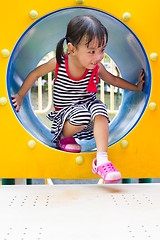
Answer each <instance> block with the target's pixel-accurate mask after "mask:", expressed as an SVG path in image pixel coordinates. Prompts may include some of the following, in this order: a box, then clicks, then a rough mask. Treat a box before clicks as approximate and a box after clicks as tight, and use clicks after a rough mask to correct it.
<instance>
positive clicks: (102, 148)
mask: <svg viewBox="0 0 160 240" xmlns="http://www.w3.org/2000/svg"><path fill="white" fill-rule="evenodd" d="M93 131H94V138H95V141H96V146H97V151H98V152H107V150H108V136H109V125H108V119H107V118H106V117H105V116H103V115H97V116H95V119H94V130H93Z"/></svg>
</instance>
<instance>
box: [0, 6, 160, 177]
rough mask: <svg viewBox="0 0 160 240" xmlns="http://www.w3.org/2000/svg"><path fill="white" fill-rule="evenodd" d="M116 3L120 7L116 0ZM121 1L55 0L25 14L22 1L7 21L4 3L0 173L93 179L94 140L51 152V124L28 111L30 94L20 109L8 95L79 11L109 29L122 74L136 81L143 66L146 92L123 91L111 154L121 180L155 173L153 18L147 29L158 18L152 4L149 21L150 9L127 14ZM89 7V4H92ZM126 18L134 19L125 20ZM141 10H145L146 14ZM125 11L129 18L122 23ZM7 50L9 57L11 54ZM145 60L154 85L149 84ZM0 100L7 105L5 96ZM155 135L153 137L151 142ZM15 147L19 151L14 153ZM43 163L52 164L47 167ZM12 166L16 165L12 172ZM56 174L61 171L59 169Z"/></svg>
mask: <svg viewBox="0 0 160 240" xmlns="http://www.w3.org/2000/svg"><path fill="white" fill-rule="evenodd" d="M11 5H12V4H11ZM117 5H118V6H119V3H118V2H117ZM121 5H122V6H119V8H118V10H116V9H115V7H113V6H110V7H109V9H108V6H107V7H106V6H105V4H103V3H102V2H101V5H100V6H97V5H96V4H95V5H93V3H92V4H91V3H90V2H88V3H87V2H86V3H85V5H84V4H83V5H81V6H79V4H77V3H75V4H74V5H73V4H71V5H70V4H68V5H66V4H64V3H60V4H59V5H57V6H54V9H50V8H49V7H47V6H46V7H45V8H43V11H42V8H40V6H41V4H40V5H39V3H38V4H37V8H36V6H35V10H36V11H37V13H38V15H37V14H36V12H35V11H32V12H31V13H30V10H31V9H30V7H31V6H30V4H29V3H28V6H29V7H28V8H27V9H28V12H24V10H23V11H22V9H21V7H19V9H16V10H15V12H17V14H15V15H16V17H14V20H13V21H12V24H11V23H10V19H11V18H12V16H13V15H12V14H13V13H12V11H11V8H9V10H8V11H9V12H10V11H11V12H10V15H9V16H10V17H8V18H7V19H6V18H5V17H4V18H5V19H6V21H5V22H4V24H3V30H2V31H3V32H2V33H3V36H4V37H3V38H2V39H1V45H2V46H3V47H2V50H1V51H2V55H3V56H1V62H2V64H1V65H2V71H1V79H2V89H1V97H5V99H7V104H5V105H2V106H1V111H0V112H1V115H2V116H1V126H3V129H1V147H2V149H3V151H2V153H1V154H2V159H3V162H2V163H1V164H2V165H1V166H2V167H1V169H0V173H1V176H2V177H3V178H6V177H14V178H17V177H18V178H19V177H21V178H26V177H27V178H32V177H33V176H34V177H35V178H42V177H43V178H48V177H54V178H58V179H70V178H77V179H86V178H93V174H92V173H91V171H90V166H91V162H92V159H93V158H94V156H95V151H94V150H95V142H94V140H92V141H88V142H87V143H86V142H85V141H84V142H83V141H82V142H81V145H82V153H80V154H71V153H65V152H61V151H58V150H56V149H55V148H54V147H55V146H54V145H52V143H51V139H52V137H53V136H52V135H51V133H50V130H49V129H47V128H46V127H45V126H43V124H42V123H41V122H40V121H39V120H38V119H37V118H36V116H35V114H34V113H33V110H32V107H31V103H30V97H29V94H28V95H27V96H26V98H25V99H24V103H23V106H22V108H21V111H20V113H18V114H17V113H15V111H14V109H13V107H12V104H11V97H10V96H11V94H15V93H16V92H17V90H18V89H19V87H20V85H21V84H22V82H23V80H24V78H25V77H26V75H27V74H28V73H29V72H30V71H31V70H32V69H34V68H35V67H36V65H37V63H38V62H39V61H40V59H42V58H43V56H44V55H46V54H47V53H48V52H50V51H51V50H53V49H55V47H56V43H57V41H58V39H59V38H61V37H63V35H64V33H65V31H66V23H67V22H68V21H69V20H70V19H71V18H72V17H73V16H75V15H77V14H92V15H95V16H97V17H98V18H99V19H100V20H101V21H102V23H103V24H104V25H105V26H106V27H107V29H108V31H109V43H108V46H107V48H106V51H107V53H108V54H109V55H110V56H111V57H112V59H113V60H114V61H115V62H116V64H117V65H118V67H119V69H120V71H121V74H122V77H124V78H126V79H128V80H129V81H131V82H133V83H136V81H137V76H138V72H139V70H140V69H141V68H143V69H144V71H145V85H144V90H143V92H142V93H135V92H134V93H131V92H127V91H125V92H124V97H123V102H122V107H121V109H120V111H119V114H118V115H117V117H116V118H115V119H114V121H113V122H112V123H111V125H110V138H109V145H110V148H109V157H110V158H111V159H112V162H113V163H114V165H115V166H116V167H117V168H118V169H120V170H121V172H122V176H123V177H124V178H128V177H131V178H132V177H137V178H143V177H157V176H158V175H159V163H158V162H157V159H158V156H159V152H158V141H157V139H156V135H155V133H157V131H158V130H157V128H156V126H157V125H158V122H157V121H158V116H159V111H158V99H157V96H158V92H157V91H158V89H159V88H158V84H159V82H157V76H158V71H159V69H158V60H157V61H153V60H156V58H157V56H158V43H157V41H158V38H155V37H154V36H155V34H156V32H154V31H155V29H154V27H153V26H154V24H152V31H151V33H152V34H150V36H148V28H149V26H151V25H150V24H151V23H152V21H153V19H154V21H155V19H156V10H155V9H154V8H153V9H154V13H155V15H154V17H153V18H152V17H151V19H150V20H149V22H148V24H146V21H148V19H146V16H147V14H144V13H142V12H140V11H139V10H138V9H132V7H130V8H128V12H129V14H128V15H127V14H126V13H125V12H126V9H124V6H123V4H121ZM124 5H125V4H124ZM88 6H89V7H88ZM90 6H94V8H91V7H90ZM32 7H33V6H32ZM66 7H68V8H66ZM96 7H97V8H98V9H96ZM129 9H130V11H129ZM146 9H148V10H147V11H149V13H150V14H153V13H152V11H150V10H149V9H150V8H149V7H148V8H147V6H146ZM52 11H53V12H52ZM22 12H23V14H22ZM29 13H30V15H31V16H32V17H33V16H34V17H37V18H36V20H35V21H34V20H33V18H31V17H30V15H29ZM33 13H35V14H33ZM124 13H125V14H124ZM124 16H125V17H124ZM126 16H130V17H131V18H130V19H129V18H128V17H126ZM140 16H143V19H142V17H141V18H140ZM2 17H3V15H2ZM38 17H39V18H38ZM123 17H124V19H127V20H128V21H125V20H124V19H123ZM20 18H21V21H20V23H19V24H18V30H17V31H16V32H15V28H14V30H13V27H11V25H16V24H17V21H19V19H20ZM140 19H141V20H140ZM144 19H146V21H145V20H144ZM33 21H34V22H33ZM154 21H153V22H154ZM157 21H158V20H157ZM129 27H130V28H129ZM7 29H8V30H7ZM6 30H7V31H6ZM8 34H9V35H8ZM10 36H12V37H10ZM117 36H119V37H117ZM18 38H19V40H18ZM142 43H143V45H142ZM5 49H6V50H5ZM9 53H10V58H8V54H9ZM150 54H152V55H151V59H152V60H150V63H149V61H148V57H147V55H148V56H150ZM150 65H151V68H152V79H153V83H151V82H152V79H151V69H150ZM6 71H7V83H6ZM155 84H156V87H155ZM151 86H152V93H151V97H150V91H151ZM149 97H150V102H154V103H155V104H157V108H156V109H155V111H151V110H150V108H149V107H148V101H149ZM1 100H2V104H4V99H1ZM150 102H149V103H150ZM149 106H150V105H149ZM152 109H153V108H152ZM146 129H147V131H146ZM146 134H147V137H146ZM8 135H9V137H8ZM153 136H154V140H152V141H150V139H153ZM124 138H125V139H124ZM9 139H12V141H13V139H14V144H9ZM30 140H33V141H35V143H36V145H35V147H34V148H29V147H28V142H29V141H30ZM123 140H126V141H127V142H128V147H127V148H123V144H122V143H123V142H122V143H121V141H123ZM142 143H143V144H142ZM8 144H9V145H8ZM32 146H33V145H32ZM15 149H18V152H17V151H15ZM6 152H7V153H8V154H6ZM10 156H12V158H11V157H10ZM22 156H23V157H22ZM51 156H53V157H51ZM77 156H81V157H82V158H83V164H80V165H79V164H77V163H76V158H77ZM152 156H154V157H153V159H152V161H153V162H152V164H153V165H152V166H155V164H156V165H158V167H156V168H154V167H153V168H152V167H151V166H150V164H149V163H148V164H146V162H150V159H151V158H152ZM44 159H45V164H44ZM139 164H140V166H139ZM48 166H50V167H49V168H48ZM13 168H14V169H15V171H14V174H13V171H12V169H13ZM42 168H43V171H42ZM59 168H61V169H65V171H64V172H63V171H59ZM148 169H149V170H148ZM60 172H63V174H61V173H60Z"/></svg>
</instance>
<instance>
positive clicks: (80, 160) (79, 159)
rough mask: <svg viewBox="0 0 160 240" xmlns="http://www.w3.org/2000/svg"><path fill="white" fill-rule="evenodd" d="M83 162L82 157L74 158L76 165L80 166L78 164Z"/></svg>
mask: <svg viewBox="0 0 160 240" xmlns="http://www.w3.org/2000/svg"><path fill="white" fill-rule="evenodd" d="M83 161H84V160H83V157H82V156H78V157H76V163H77V164H79V165H80V164H82V163H83Z"/></svg>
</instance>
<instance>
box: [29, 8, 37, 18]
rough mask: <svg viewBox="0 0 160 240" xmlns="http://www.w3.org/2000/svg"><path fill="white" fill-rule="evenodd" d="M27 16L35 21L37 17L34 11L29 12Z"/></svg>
mask: <svg viewBox="0 0 160 240" xmlns="http://www.w3.org/2000/svg"><path fill="white" fill-rule="evenodd" d="M29 16H30V18H32V19H35V18H37V17H38V12H37V11H36V10H31V11H30V13H29Z"/></svg>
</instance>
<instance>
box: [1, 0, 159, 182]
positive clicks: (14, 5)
mask: <svg viewBox="0 0 160 240" xmlns="http://www.w3.org/2000/svg"><path fill="white" fill-rule="evenodd" d="M74 6H83V7H85V6H86V7H92V8H96V9H100V10H103V11H105V12H107V13H109V14H111V15H113V16H115V17H116V18H118V19H120V20H121V21H123V22H125V21H124V20H123V18H122V16H123V13H125V12H129V13H130V14H131V19H130V20H129V21H127V22H125V24H126V25H128V26H129V28H131V30H132V31H133V32H134V33H135V34H136V35H137V37H138V38H139V39H140V41H141V43H142V44H143V47H144V49H145V51H146V53H147V55H148V58H149V61H150V66H151V71H152V88H151V95H150V100H149V103H148V106H147V108H146V110H145V113H144V114H143V116H142V118H141V119H140V121H139V122H138V124H137V125H136V127H135V128H134V129H133V130H132V131H131V132H130V133H129V134H128V135H127V136H126V137H125V138H124V139H125V140H127V141H128V147H127V148H123V147H122V146H121V142H122V140H121V141H119V142H118V143H116V144H114V145H113V146H111V147H109V150H108V154H109V158H110V159H111V161H112V162H113V164H114V165H115V167H116V168H118V169H119V170H120V171H121V173H122V177H123V178H144V177H147V178H148V177H149V178H150V177H154V178H156V177H160V141H159V138H160V126H159V124H160V104H159V102H160V99H159V95H160V94H159V93H160V64H159V58H158V59H157V60H156V61H153V60H151V58H150V54H151V53H157V54H158V55H160V46H159V43H160V32H159V25H160V18H159V12H160V3H159V1H158V0H153V1H145V0H141V1H138V0H135V1H133V2H132V1H127V0H121V1H120V0H115V1H104V0H103V1H102V0H99V1H97V0H84V2H83V3H77V2H76V1H75V0H68V1H64V0H60V1H51V0H46V1H38V0H34V1H31V0H28V1H26V2H23V1H20V0H16V1H11V0H8V2H7V3H6V2H5V1H3V2H2V3H1V14H0V26H1V27H0V29H1V37H0V52H1V51H2V50H3V49H8V50H9V52H10V54H11V52H12V50H13V48H14V46H15V44H16V42H17V41H18V39H19V38H20V36H21V35H22V34H23V32H24V31H25V30H26V29H27V28H28V27H29V26H30V25H31V24H32V23H33V22H34V21H35V20H36V19H32V18H30V16H29V12H30V11H31V10H36V11H37V12H38V18H39V17H42V16H44V15H46V14H48V13H50V12H53V11H55V10H58V9H62V8H66V7H74ZM8 61H9V56H8V57H4V56H2V54H0V98H1V97H5V98H6V99H7V103H6V104H4V105H0V136H1V137H0V177H1V178H58V179H73V178H75V179H91V178H95V175H93V173H92V172H91V164H92V160H93V158H94V157H95V152H92V153H79V154H73V153H66V152H61V151H58V150H55V149H52V148H50V147H47V146H45V145H44V144H42V143H41V142H39V141H37V140H36V139H34V138H33V137H32V136H31V135H30V134H29V133H28V132H27V131H26V130H25V129H24V128H23V126H22V125H21V124H20V123H19V121H18V120H17V117H16V116H15V114H14V112H13V110H12V107H11V105H10V102H9V98H8V93H7V87H6V71H7V65H8ZM151 102H154V103H156V109H155V110H151V109H150V107H149V104H150V103H151ZM1 104H2V102H1ZM32 139H33V140H34V141H35V142H36V146H35V147H34V148H29V147H28V142H29V141H30V140H32ZM78 156H80V157H82V158H83V162H82V163H81V164H78V163H76V158H77V157H78Z"/></svg>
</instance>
